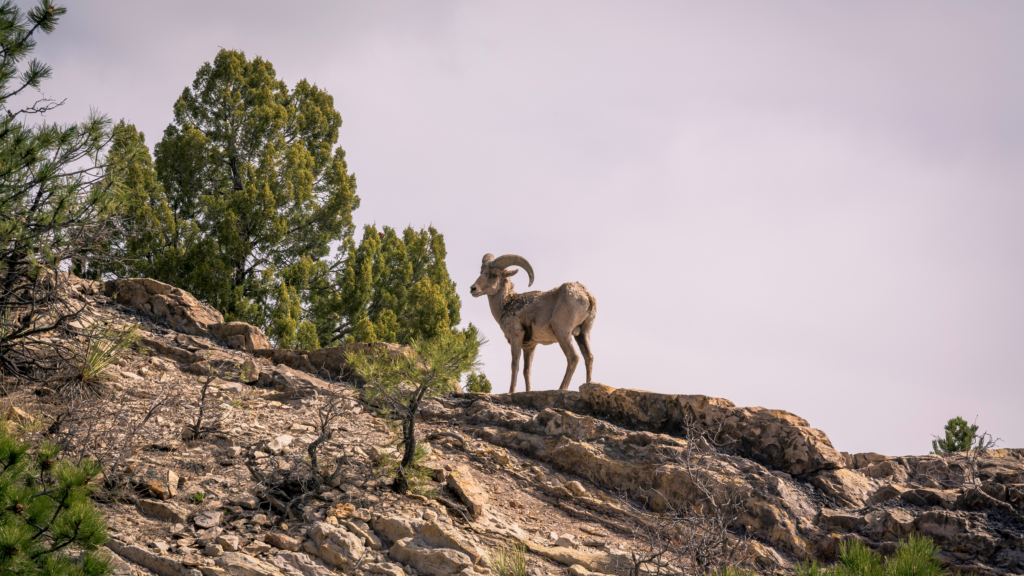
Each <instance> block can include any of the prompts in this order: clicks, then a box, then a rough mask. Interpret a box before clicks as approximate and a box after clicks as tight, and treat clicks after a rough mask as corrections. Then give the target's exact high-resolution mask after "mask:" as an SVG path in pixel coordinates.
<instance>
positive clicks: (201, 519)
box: [193, 510, 224, 528]
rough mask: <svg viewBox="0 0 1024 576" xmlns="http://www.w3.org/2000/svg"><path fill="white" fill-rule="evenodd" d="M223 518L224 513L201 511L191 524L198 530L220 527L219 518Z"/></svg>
mask: <svg viewBox="0 0 1024 576" xmlns="http://www.w3.org/2000/svg"><path fill="white" fill-rule="evenodd" d="M223 517H224V513H223V512H221V511H220V510H203V511H202V512H197V513H196V515H195V518H194V519H193V522H195V524H196V526H199V527H200V528H213V527H214V526H218V525H220V521H221V518H223Z"/></svg>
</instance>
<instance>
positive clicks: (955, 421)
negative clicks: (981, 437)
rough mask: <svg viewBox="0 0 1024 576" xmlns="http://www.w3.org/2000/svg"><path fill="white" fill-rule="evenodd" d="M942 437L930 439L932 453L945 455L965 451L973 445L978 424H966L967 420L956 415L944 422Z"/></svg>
mask: <svg viewBox="0 0 1024 576" xmlns="http://www.w3.org/2000/svg"><path fill="white" fill-rule="evenodd" d="M943 432H944V433H945V434H944V436H943V437H942V438H938V437H936V438H935V439H934V440H932V453H933V454H939V455H940V456H941V455H945V454H952V453H954V452H967V451H968V450H970V449H971V448H973V447H974V439H975V438H976V437H977V435H978V425H977V424H968V423H967V420H964V419H963V418H961V417H959V416H957V417H956V418H950V419H949V422H946V427H945V429H944V430H943Z"/></svg>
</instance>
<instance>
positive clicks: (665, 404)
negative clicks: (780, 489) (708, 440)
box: [469, 384, 846, 476]
mask: <svg viewBox="0 0 1024 576" xmlns="http://www.w3.org/2000/svg"><path fill="white" fill-rule="evenodd" d="M469 396H472V397H479V396H473V395H469ZM489 401H491V402H494V403H501V404H508V405H514V406H521V407H524V408H534V409H542V408H545V407H551V408H561V409H565V410H568V411H571V412H574V413H577V414H588V415H593V416H598V417H600V418H602V419H605V420H607V421H609V422H613V423H615V424H618V425H620V426H623V427H626V428H630V429H637V430H647V431H651V432H660V433H664V434H670V435H676V436H682V435H684V434H683V431H684V430H685V428H686V427H687V426H690V425H693V424H696V425H698V426H702V427H705V428H707V429H714V430H720V433H721V435H720V440H722V441H725V442H728V443H729V444H730V446H729V448H730V449H731V450H733V451H735V452H736V453H738V454H740V455H742V456H744V457H745V458H748V459H750V460H753V461H754V462H757V463H759V464H762V465H764V466H766V467H768V468H770V469H772V470H780V471H783V472H786V473H787V474H791V475H794V476H799V475H804V474H812V473H814V472H818V471H820V470H832V469H836V468H843V467H845V466H846V458H845V457H844V456H843V455H842V454H840V453H839V452H838V451H837V450H836V449H835V448H833V447H832V443H831V442H830V441H829V439H828V436H826V435H825V433H824V432H822V431H820V430H817V429H815V428H811V427H810V424H808V423H807V421H806V420H804V419H803V418H800V417H799V416H796V415H793V414H790V413H789V412H786V411H784V410H768V409H765V408H738V407H737V406H736V405H735V404H733V403H732V402H730V401H728V400H725V399H723V398H712V397H710V396H700V395H685V394H657V393H654V392H643V391H639V390H626V389H616V388H612V387H610V386H604V385H602V384H583V385H581V386H580V391H579V392H551V391H549V392H522V393H519V394H511V395H509V394H495V395H492V396H491V397H490V398H489Z"/></svg>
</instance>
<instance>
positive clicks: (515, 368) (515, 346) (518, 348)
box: [508, 342, 523, 394]
mask: <svg viewBox="0 0 1024 576" xmlns="http://www.w3.org/2000/svg"><path fill="white" fill-rule="evenodd" d="M522 351H523V345H522V343H521V342H512V385H511V386H509V387H508V393H509V394H515V393H516V377H517V376H519V354H520V353H521V352H522Z"/></svg>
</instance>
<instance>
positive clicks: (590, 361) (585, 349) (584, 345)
mask: <svg viewBox="0 0 1024 576" xmlns="http://www.w3.org/2000/svg"><path fill="white" fill-rule="evenodd" d="M575 338H576V345H577V346H579V347H580V354H582V355H583V363H584V365H586V367H587V384H590V383H591V382H593V381H594V380H593V378H594V353H593V352H591V351H590V332H583V333H582V334H580V335H578V336H576V337H575Z"/></svg>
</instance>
